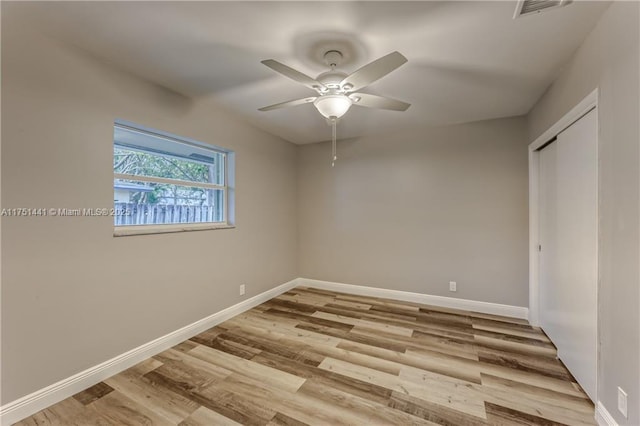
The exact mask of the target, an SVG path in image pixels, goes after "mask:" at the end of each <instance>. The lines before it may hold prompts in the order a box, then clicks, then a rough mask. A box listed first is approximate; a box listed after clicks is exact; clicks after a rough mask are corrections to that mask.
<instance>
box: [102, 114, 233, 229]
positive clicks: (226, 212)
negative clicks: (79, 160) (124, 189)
mask: <svg viewBox="0 0 640 426" xmlns="http://www.w3.org/2000/svg"><path fill="white" fill-rule="evenodd" d="M118 127H119V128H123V129H126V130H129V131H133V132H139V133H141V134H145V135H151V136H154V137H158V138H162V139H165V140H168V141H170V142H173V143H180V144H184V145H192V146H194V147H197V148H200V149H206V150H209V151H212V152H214V153H216V154H222V155H223V157H224V176H223V183H224V184H223V185H218V184H214V183H208V182H193V181H188V180H180V179H171V178H163V177H153V176H140V175H133V174H123V173H114V174H113V179H114V180H115V179H124V180H135V181H141V182H156V183H166V184H170V185H179V186H188V187H197V188H205V189H218V190H222V193H223V200H224V201H223V203H224V206H223V209H222V217H223V220H222V221H221V222H193V223H169V224H150V225H120V226H117V225H114V231H113V235H114V236H116V237H120V236H128V235H146V234H165V233H173V232H188V231H202V230H212V229H232V228H235V226H234V220H233V219H234V211H235V209H234V206H233V204H234V182H235V178H234V175H235V161H234V160H235V153H234V152H233V151H230V150H227V149H224V148H220V147H217V146H212V145H209V144H204V143H202V142H198V141H195V140H191V139H189V138H185V137H181V136H177V135H172V134H169V133H165V132H162V131H159V130H156V129H150V128H147V127H144V126H141V125H138V124H135V123H131V122H127V121H124V120H116V121H115V122H114V129H115V128H118ZM113 145H114V146H116V145H117V144H116V143H115V141H114V142H113ZM158 155H160V154H158ZM112 190H113V188H112Z"/></svg>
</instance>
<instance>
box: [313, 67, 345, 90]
mask: <svg viewBox="0 0 640 426" xmlns="http://www.w3.org/2000/svg"><path fill="white" fill-rule="evenodd" d="M346 77H347V74H345V73H343V72H340V71H334V70H331V71H327V72H323V73H322V74H320V75H319V76H318V77H317V78H316V80H317V81H318V82H320V83H322V84H323V85H324V86H325V87H327V88H329V89H340V83H341V82H342V80H344V79H345V78H346Z"/></svg>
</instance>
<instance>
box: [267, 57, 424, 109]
mask: <svg viewBox="0 0 640 426" xmlns="http://www.w3.org/2000/svg"><path fill="white" fill-rule="evenodd" d="M342 58H343V55H342V53H341V52H340V51H338V50H328V51H326V52H325V54H324V60H325V63H326V64H327V65H328V66H330V67H331V70H329V71H326V72H324V73H322V74H320V75H318V76H317V77H316V78H315V79H314V78H311V77H309V76H308V75H306V74H304V73H301V72H300V71H297V70H295V69H293V68H291V67H289V66H287V65H285V64H283V63H280V62H278V61H276V60H274V59H266V60H264V61H262V63H263V64H264V65H266V66H268V67H269V68H271V69H272V70H274V71H276V72H279V73H280V74H282V75H284V76H286V77H289V78H290V79H292V80H294V81H297V82H298V83H301V84H303V85H304V86H306V87H308V88H310V89H312V90H315V91H316V93H317V96H315V97H308V98H303V99H294V100H292V101H286V102H281V103H278V104H274V105H269V106H266V107H262V108H260V109H259V110H260V111H271V110H274V109H279V108H286V107H293V106H297V105H302V104H306V103H311V102H313V105H314V106H315V107H316V108H317V109H318V111H319V112H320V114H322V115H323V116H324V117H327V118H340V117H342V116H343V115H344V114H346V112H347V111H348V110H349V108H350V107H351V105H354V104H356V105H359V106H363V107H368V108H377V109H387V110H393V111H406V110H407V108H409V107H410V106H411V105H410V104H408V103H406V102H402V101H397V100H395V99H391V98H386V97H383V96H377V95H371V94H368V93H359V92H358V90H360V89H363V88H365V87H366V86H368V85H370V84H371V83H373V82H375V81H377V80H379V79H380V78H382V77H384V76H385V75H387V74H389V73H390V72H392V71H394V70H395V69H397V68H399V67H400V66H401V65H403V64H404V63H405V62H407V58H405V57H404V56H403V55H402V54H401V53H399V52H392V53H389V54H388V55H385V56H383V57H381V58H379V59H376V60H375V61H373V62H370V63H369V64H367V65H365V66H363V67H362V68H360V69H358V70H356V71H355V72H353V73H351V74H345V73H343V72H341V71H337V70H336V67H337V66H338V65H340V62H341V60H342Z"/></svg>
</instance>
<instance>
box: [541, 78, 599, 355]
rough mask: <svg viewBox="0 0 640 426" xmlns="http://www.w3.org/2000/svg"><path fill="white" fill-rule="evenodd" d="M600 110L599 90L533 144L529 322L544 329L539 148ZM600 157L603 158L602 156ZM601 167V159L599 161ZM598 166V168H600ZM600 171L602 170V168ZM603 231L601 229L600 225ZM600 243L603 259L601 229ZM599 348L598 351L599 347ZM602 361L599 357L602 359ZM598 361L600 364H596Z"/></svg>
mask: <svg viewBox="0 0 640 426" xmlns="http://www.w3.org/2000/svg"><path fill="white" fill-rule="evenodd" d="M594 108H596V113H597V111H598V89H597V88H596V89H595V90H594V91H593V92H591V93H589V94H588V95H587V96H586V97H585V98H584V99H583V100H582V101H580V103H578V105H576V106H575V107H573V108H572V109H571V110H570V111H569V112H568V113H566V114H565V115H564V116H563V117H562V118H561V119H560V120H558V121H557V122H556V123H555V124H554V125H553V126H551V127H550V128H549V129H547V131H545V132H544V133H542V135H540V136H538V137H537V138H536V139H535V140H534V141H533V142H531V143H530V144H529V322H530V323H531V325H533V326H536V327H539V326H540V303H539V285H540V282H539V279H540V277H539V269H540V262H539V256H538V253H539V252H538V244H539V231H540V230H539V225H540V222H539V217H538V209H539V202H540V199H539V196H540V193H539V181H538V179H539V177H540V173H539V171H540V153H539V152H538V151H537V149H538V148H540V147H541V146H543V145H545V144H546V143H547V142H549V141H550V140H551V139H553V138H554V137H556V136H557V135H558V134H559V133H560V132H562V131H563V130H564V129H566V128H567V127H569V126H570V125H571V124H573V123H575V122H576V121H578V120H579V119H580V118H581V117H582V116H583V115H585V114H586V113H588V112H589V111H591V110H592V109H594ZM596 119H597V122H598V123H599V118H598V117H597V115H596ZM599 133H600V132H599V127H598V135H597V138H598V141H597V142H596V143H597V146H598V154H599V151H600V137H599ZM598 157H599V155H598ZM598 164H599V159H598ZM596 167H597V166H596ZM598 169H599V167H598ZM596 173H597V174H598V186H599V182H600V172H599V170H597V171H596ZM596 193H597V200H598V201H597V202H598V208H597V212H596V215H597V220H598V224H599V221H600V219H599V217H600V214H599V213H600V207H599V205H600V193H599V189H598V188H596ZM598 228H599V226H598ZM597 232H598V244H597V249H596V253H597V255H598V259H599V252H600V230H599V229H598V231H597ZM599 264H600V261H599V260H598V287H599V286H600V267H599V266H600V265H599ZM598 314H599V313H596V315H597V318H598V320H597V324H598V325H597V327H598V328H599V322H600V320H599V315H598ZM596 332H597V333H598V344H599V339H600V337H599V331H596ZM596 349H597V348H596ZM598 358H599V356H598ZM596 362H597V361H596Z"/></svg>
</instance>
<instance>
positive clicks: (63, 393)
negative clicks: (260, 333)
mask: <svg viewBox="0 0 640 426" xmlns="http://www.w3.org/2000/svg"><path fill="white" fill-rule="evenodd" d="M298 281H299V279H297V278H296V279H294V280H292V281H289V282H287V283H285V284H282V285H279V286H278V287H275V288H272V289H271V290H267V291H265V292H264V293H260V294H258V295H256V296H253V297H251V298H249V299H247V300H244V301H242V302H240V303H238V304H236V305H233V306H230V307H228V308H226V309H223V310H221V311H219V312H216V313H215V314H213V315H209V316H208V317H206V318H203V319H201V320H198V321H196V322H194V323H192V324H189V325H187V326H185V327H182V328H180V329H178V330H176V331H173V332H171V333H169V334H167V335H165V336H162V337H159V338H157V339H155V340H153V341H151V342H148V343H145V344H144V345H141V346H138V347H137V348H134V349H131V350H130V351H128V352H125V353H123V354H121V355H118V356H116V357H114V358H111V359H110V360H108V361H105V362H103V363H101V364H98V365H96V366H94V367H91V368H89V369H87V370H84V371H81V372H80V373H78V374H75V375H73V376H71V377H68V378H66V379H64V380H61V381H59V382H57V383H54V384H52V385H50V386H47V387H46V388H43V389H40V390H38V391H36V392H33V393H31V394H29V395H26V396H24V397H22V398H19V399H17V400H15V401H12V402H10V403H8V404H6V405H3V406H2V407H0V424H1V425H2V426H5V425H10V424H12V423H15V422H18V421H20V420H22V419H24V418H25V417H29V416H30V415H32V414H34V413H37V412H38V411H40V410H42V409H44V408H47V407H49V406H51V405H53V404H55V403H57V402H59V401H62V400H63V399H65V398H68V397H70V396H72V395H74V394H76V393H78V392H80V391H82V390H84V389H86V388H88V387H91V386H93V385H95V384H96V383H98V382H101V381H102V380H104V379H106V378H108V377H111V376H113V375H114V374H118V373H119V372H121V371H124V370H126V369H127V368H129V367H133V366H134V365H136V364H137V363H139V362H141V361H144V360H145V359H147V358H149V357H151V356H153V355H156V354H158V353H160V352H162V351H164V350H167V349H169V348H170V347H172V346H175V345H177V344H178V343H180V342H183V341H185V340H187V339H189V338H191V337H193V336H195V335H196V334H199V333H202V332H203V331H205V330H208V329H210V328H211V327H214V326H215V325H217V324H220V323H221V322H223V321H226V320H228V319H229V318H231V317H233V316H236V315H238V314H241V313H242V312H244V311H246V310H249V309H251V308H253V307H254V306H257V305H259V304H261V303H263V302H266V301H267V300H269V299H272V298H274V297H276V296H278V295H280V294H282V293H284V292H286V291H288V290H290V289H292V288H294V287H296V286H297V285H298Z"/></svg>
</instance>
